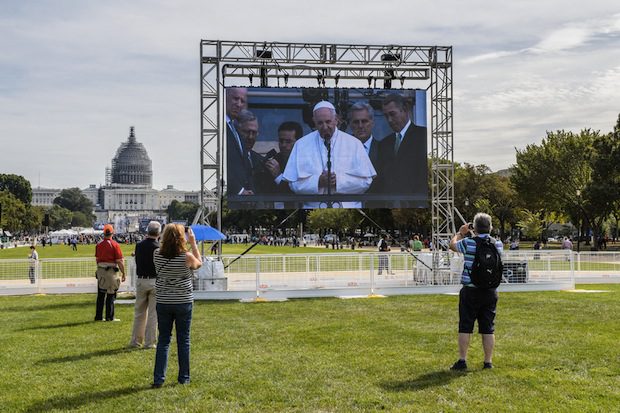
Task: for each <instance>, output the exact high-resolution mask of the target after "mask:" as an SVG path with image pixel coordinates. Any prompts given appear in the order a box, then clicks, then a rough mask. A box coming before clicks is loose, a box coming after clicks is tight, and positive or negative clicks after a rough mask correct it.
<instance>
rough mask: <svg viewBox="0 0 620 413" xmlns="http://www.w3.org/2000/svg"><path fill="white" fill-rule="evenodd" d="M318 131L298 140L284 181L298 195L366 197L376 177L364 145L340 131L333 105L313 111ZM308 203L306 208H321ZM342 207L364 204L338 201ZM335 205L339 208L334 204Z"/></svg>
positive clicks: (359, 206)
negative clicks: (364, 194) (358, 195)
mask: <svg viewBox="0 0 620 413" xmlns="http://www.w3.org/2000/svg"><path fill="white" fill-rule="evenodd" d="M312 119H313V121H314V126H315V128H316V130H315V131H313V132H310V133H309V134H307V135H306V136H304V137H302V138H301V139H299V140H298V141H297V142H296V143H295V146H293V151H292V152H291V156H290V157H289V160H288V163H287V164H286V168H285V169H284V173H283V174H282V175H283V178H284V179H285V180H286V181H288V182H289V186H290V188H291V190H292V191H293V192H294V193H295V194H320V195H329V194H363V193H365V192H366V191H367V190H368V188H369V187H370V184H371V183H372V180H373V179H374V177H375V176H376V175H377V173H376V172H375V168H374V167H373V166H372V163H371V162H370V159H369V158H368V154H367V153H366V150H365V149H364V145H362V143H361V142H360V141H359V140H358V139H356V138H355V137H354V136H351V135H349V134H348V133H345V132H343V131H340V130H338V128H337V126H338V120H337V116H336V109H335V108H334V105H332V104H331V103H330V102H327V101H321V102H319V103H317V104H316V105H315V106H314V109H313V111H312ZM321 204H322V203H321V202H306V203H305V204H304V208H306V209H312V208H320V207H321ZM337 205H338V206H341V207H342V208H361V202H338V203H337ZM333 206H336V205H333Z"/></svg>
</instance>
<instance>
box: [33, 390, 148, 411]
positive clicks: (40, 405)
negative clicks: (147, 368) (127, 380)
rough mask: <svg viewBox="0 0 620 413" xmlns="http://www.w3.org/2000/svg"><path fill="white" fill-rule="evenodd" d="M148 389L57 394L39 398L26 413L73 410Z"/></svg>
mask: <svg viewBox="0 0 620 413" xmlns="http://www.w3.org/2000/svg"><path fill="white" fill-rule="evenodd" d="M145 390H150V386H143V387H125V388H121V389H112V390H104V391H98V392H92V393H80V394H76V395H75V396H58V397H53V398H51V399H47V400H41V401H39V402H37V403H35V404H33V405H32V406H30V407H29V408H28V409H26V410H25V412H27V413H35V412H37V413H38V412H47V411H50V410H58V411H66V410H74V409H77V408H79V407H80V406H83V405H86V404H93V403H97V402H100V401H103V400H107V399H113V398H115V397H122V396H127V395H130V394H136V393H138V392H141V391H145Z"/></svg>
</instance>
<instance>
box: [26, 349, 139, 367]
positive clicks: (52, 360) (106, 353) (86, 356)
mask: <svg viewBox="0 0 620 413" xmlns="http://www.w3.org/2000/svg"><path fill="white" fill-rule="evenodd" d="M132 351H136V349H135V348H130V347H119V348H113V349H110V350H98V351H92V352H90V353H83V354H74V355H72V356H64V357H55V358H50V359H45V360H40V361H38V362H37V363H36V364H51V363H67V362H73V361H81V360H89V359H91V358H93V357H104V356H114V355H117V354H122V353H129V352H132Z"/></svg>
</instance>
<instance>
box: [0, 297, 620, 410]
mask: <svg viewBox="0 0 620 413" xmlns="http://www.w3.org/2000/svg"><path fill="white" fill-rule="evenodd" d="M580 288H589V289H603V290H610V292H605V293H591V294H583V293H582V294H579V293H570V292H535V293H504V294H502V295H501V297H500V303H499V308H498V319H497V347H496V353H495V358H494V364H495V366H496V368H495V369H493V370H490V371H482V370H481V364H482V350H481V348H480V347H481V346H480V339H479V337H477V336H476V337H475V338H474V339H473V340H472V348H471V351H470V358H469V362H470V369H471V371H470V372H468V373H466V374H459V373H454V372H451V371H449V370H448V369H447V368H448V366H450V365H451V363H453V362H454V361H455V359H456V354H457V349H456V327H457V309H456V307H457V301H458V298H457V297H456V296H447V295H427V296H399V297H389V298H383V299H353V300H339V299H307V300H291V301H287V302H281V303H256V304H242V303H238V302H196V304H195V309H194V316H193V325H192V354H191V369H192V370H191V371H192V383H191V384H190V385H189V386H179V385H177V384H175V383H176V380H175V379H176V373H177V365H176V351H172V354H171V359H170V360H171V363H170V365H169V370H168V380H167V383H166V384H165V385H164V387H163V388H161V389H157V390H151V389H150V388H149V384H150V382H151V381H152V369H153V361H154V354H155V353H154V350H128V349H126V348H125V346H126V344H127V343H128V341H129V337H130V334H131V324H132V318H133V306H130V305H118V307H117V313H118V314H117V315H118V317H119V318H121V319H122V321H121V322H119V323H101V322H99V323H95V322H93V321H92V319H93V316H94V307H95V296H94V295H60V296H22V297H0V322H1V323H2V325H3V326H4V328H3V332H2V335H0V348H2V352H1V353H0V363H1V364H2V369H0V406H1V408H0V410H2V411H7V412H43V411H45V412H55V411H69V410H70V411H80V412H121V411H123V412H124V411H132V412H173V411H177V412H184V411H187V412H219V411H226V412H230V411H233V412H236V411H243V412H256V411H261V412H271V411H287V412H291V411H292V412H318V411H321V412H350V411H379V410H383V411H402V412H411V411H420V412H436V411H448V412H470V411H488V412H498V411H513V412H540V411H565V412H588V411H591V412H594V411H597V412H598V411H600V412H608V411H618V406H620V392H619V390H618V389H620V367H619V365H620V347H619V346H618V337H620V323H618V319H620V304H619V303H620V285H596V286H593V285H590V286H580ZM173 344H174V341H173ZM614 406H615V407H614Z"/></svg>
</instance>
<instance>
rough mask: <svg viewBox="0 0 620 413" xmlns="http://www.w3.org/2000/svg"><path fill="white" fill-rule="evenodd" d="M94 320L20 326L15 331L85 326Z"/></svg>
mask: <svg viewBox="0 0 620 413" xmlns="http://www.w3.org/2000/svg"><path fill="white" fill-rule="evenodd" d="M92 323H93V322H92V321H75V322H73V323H63V324H52V325H50V324H46V325H42V326H33V327H25V328H20V329H17V330H15V331H30V330H51V329H54V328H65V327H77V326H83V325H85V324H92Z"/></svg>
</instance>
